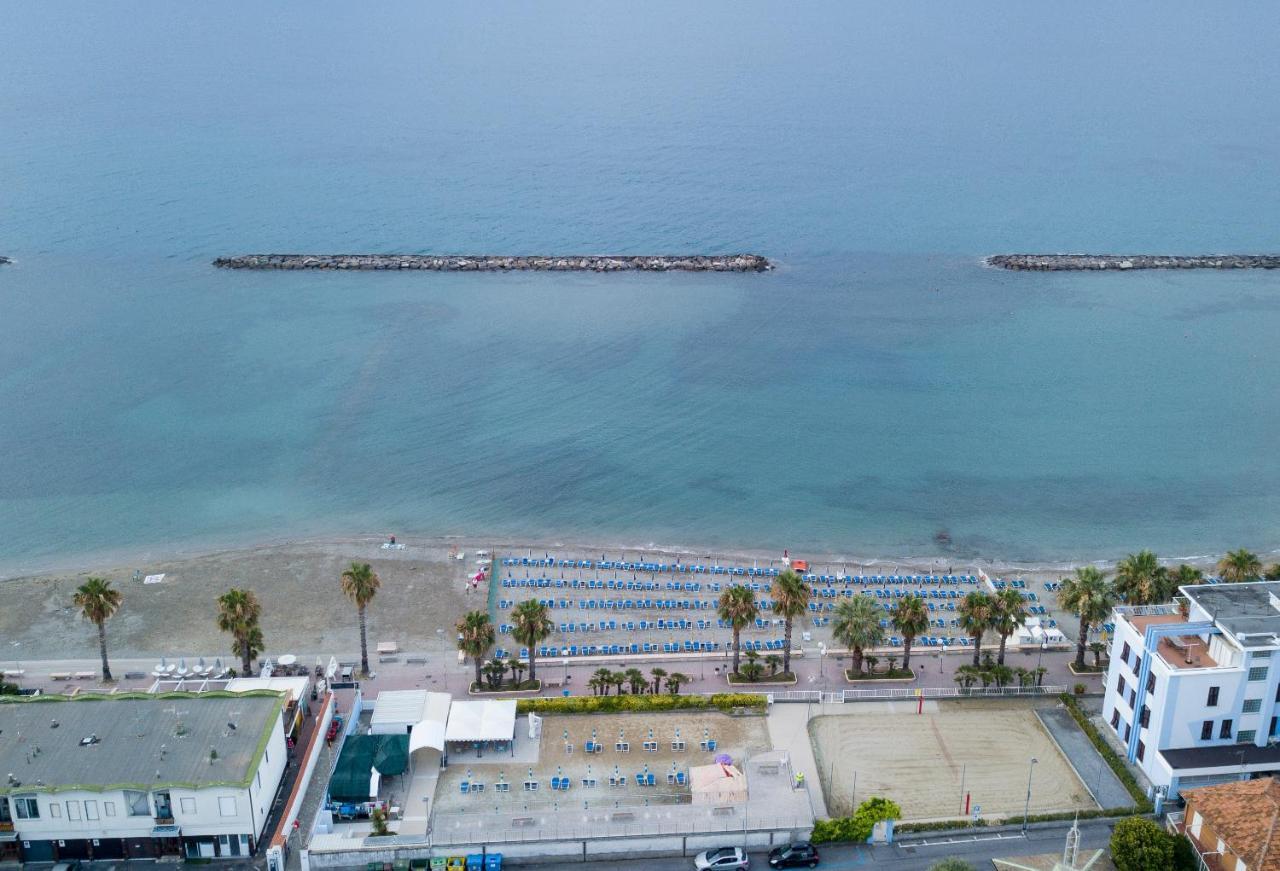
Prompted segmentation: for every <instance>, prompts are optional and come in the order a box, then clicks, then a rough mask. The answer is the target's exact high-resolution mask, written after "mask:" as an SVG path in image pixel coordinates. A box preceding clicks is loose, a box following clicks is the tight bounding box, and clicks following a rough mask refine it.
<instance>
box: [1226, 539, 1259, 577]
mask: <svg viewBox="0 0 1280 871" xmlns="http://www.w3.org/2000/svg"><path fill="white" fill-rule="evenodd" d="M1218 574H1219V575H1221V576H1222V579H1223V580H1224V581H1226V582H1227V583H1228V584H1240V583H1244V582H1245V581H1256V580H1257V579H1258V578H1259V577H1260V576H1261V575H1262V562H1261V561H1260V560H1259V559H1258V555H1257V554H1256V553H1253V552H1251V551H1247V550H1245V549H1244V548H1243V547H1242V548H1240V549H1239V550H1233V551H1230V552H1229V553H1228V554H1227V555H1226V556H1224V557H1223V558H1222V559H1221V560H1219V561H1218Z"/></svg>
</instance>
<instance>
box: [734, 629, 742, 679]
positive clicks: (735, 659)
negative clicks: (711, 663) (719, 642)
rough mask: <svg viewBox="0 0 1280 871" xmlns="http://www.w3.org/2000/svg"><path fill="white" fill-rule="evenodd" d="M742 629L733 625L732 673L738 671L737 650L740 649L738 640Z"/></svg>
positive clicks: (740, 645)
mask: <svg viewBox="0 0 1280 871" xmlns="http://www.w3.org/2000/svg"><path fill="white" fill-rule="evenodd" d="M741 633H742V630H741V629H739V628H738V627H737V626H735V627H733V673H734V674H737V673H738V652H739V651H740V650H741V649H742V644H741V642H740V640H739V639H740V637H741Z"/></svg>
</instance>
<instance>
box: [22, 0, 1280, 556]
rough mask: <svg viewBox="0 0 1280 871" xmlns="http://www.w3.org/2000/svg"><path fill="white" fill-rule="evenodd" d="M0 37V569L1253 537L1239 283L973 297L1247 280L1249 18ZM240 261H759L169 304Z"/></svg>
mask: <svg viewBox="0 0 1280 871" xmlns="http://www.w3.org/2000/svg"><path fill="white" fill-rule="evenodd" d="M264 7H265V8H264ZM477 7H478V8H477ZM0 10H2V11H3V14H4V21H5V22H6V25H5V36H4V48H3V50H0V254H7V255H9V256H12V257H14V258H15V259H16V262H15V263H14V264H13V265H11V266H7V267H3V268H0V569H7V570H10V571H13V570H18V569H23V568H33V567H38V566H39V565H41V564H44V563H48V562H51V561H54V560H56V559H62V558H66V557H67V556H68V555H76V554H92V553H95V552H99V551H103V550H113V551H115V550H124V551H126V552H127V551H128V549H129V548H134V547H136V548H154V547H161V548H163V547H166V546H175V545H180V544H182V543H185V542H195V541H219V542H225V543H231V542H237V541H243V542H252V541H258V540H262V539H269V538H275V537H279V536H286V535H298V534H327V533H338V532H354V531H376V532H390V531H394V532H398V533H400V534H402V535H403V534H410V533H426V534H433V535H444V534H452V533H466V534H470V535H487V534H493V535H511V536H530V537H533V536H550V537H555V538H570V539H578V540H593V541H611V542H626V543H637V544H639V543H646V542H659V543H666V544H686V545H709V546H710V545H736V546H755V545H759V546H767V547H779V548H780V547H783V546H791V547H792V548H793V549H794V548H820V549H822V550H826V551H839V552H847V553H856V554H863V555H877V556H906V555H919V554H934V553H937V552H939V550H940V548H939V546H938V545H937V544H935V542H934V540H933V538H934V535H935V533H936V532H937V531H939V530H941V529H946V530H948V531H949V532H950V534H951V536H952V539H953V542H954V544H953V547H952V549H951V551H949V553H950V554H951V555H952V556H954V557H955V558H957V560H959V559H964V558H967V557H971V556H982V557H997V558H1014V559H1063V558H1077V559H1083V558H1097V557H1111V556H1117V555H1121V554H1123V553H1124V552H1126V551H1128V550H1131V549H1135V548H1138V547H1142V546H1151V547H1154V548H1157V549H1159V550H1160V552H1161V553H1163V554H1168V555H1186V554H1202V553H1212V552H1215V551H1221V550H1224V549H1226V548H1228V547H1236V546H1239V545H1242V544H1244V545H1249V546H1251V547H1254V548H1255V549H1259V550H1268V549H1271V548H1274V547H1275V546H1277V545H1278V544H1280V535H1278V534H1277V526H1278V523H1277V522H1278V521H1280V458H1278V457H1277V452H1276V443H1277V433H1280V407H1278V403H1277V399H1278V398H1280V355H1277V354H1276V353H1275V350H1276V337H1277V336H1278V335H1280V274H1274V273H1260V272H1259V273H1239V274H1235V273H1233V274H1210V273H1190V274H1169V273H1145V274H1127V275H1067V274H1060V275H1031V274H1028V275H1022V274H1012V273H1003V272H997V271H993V270H988V269H984V268H983V267H982V266H981V264H980V258H981V256H982V255H984V254H988V253H995V252H1001V251H1025V250H1037V251H1039V250H1046V251H1080V250H1089V251H1139V252H1174V253H1199V252H1207V251H1232V252H1235V251H1242V252H1256V251H1266V252H1274V251H1276V250H1280V230H1277V227H1280V173H1277V167H1278V166H1280V159H1278V158H1280V146H1278V145H1277V143H1280V103H1277V101H1276V100H1275V96H1274V94H1275V83H1276V82H1278V81H1280V55H1278V54H1277V53H1276V52H1275V51H1274V45H1273V38H1274V34H1275V33H1277V32H1280V7H1277V6H1276V5H1275V4H1273V3H1231V4H1221V5H1219V6H1215V7H1214V9H1213V11H1212V14H1209V13H1208V12H1207V11H1206V10H1205V8H1204V7H1203V6H1202V5H1197V4H1191V3H1172V4H1171V3H1128V4H1121V5H1120V6H1119V8H1115V7H1113V6H1112V5H1109V4H1101V3H1097V4H1083V5H1080V4H1070V5H1068V4H1057V5H1055V6H1047V5H1031V4H1024V3H1019V2H1014V0H1008V2H974V3H966V4H952V5H942V4H936V3H926V2H907V3H895V4H870V3H855V2H848V0H841V2H814V3H808V4H803V5H801V6H795V5H793V4H782V3H773V4H766V3H739V2H732V3H730V2H724V3H714V2H703V3H697V4H686V3H674V2H673V3H646V4H634V3H597V2H590V3H588V2H582V3H555V4H516V3H497V4H463V3H458V4H425V3H415V2H388V3H380V4H376V5H375V6H373V7H369V6H368V5H366V4H359V5H356V4H343V3H333V2H320V3H307V4H302V3H281V4H255V3H248V2H230V3H221V4H214V5H212V6H205V7H197V6H190V5H175V4H170V3H163V2H158V0H153V2H143V3H137V4H131V5H129V6H128V7H127V8H126V7H125V6H115V5H112V4H107V3H97V2H93V3H90V2H66V3H59V4H33V3H27V2H23V3H16V2H4V3H0ZM251 251H318V252H346V251H422V252H441V251H445V252H449V251H457V252H466V253H556V252H574V253H582V252H619V253H658V252H684V251H700V252H722V251H755V252H759V253H763V254H766V255H768V256H770V257H772V258H775V259H776V260H777V261H778V262H779V264H780V266H779V269H778V270H777V271H775V272H772V273H769V274H765V275H713V276H704V275H661V276H649V275H620V276H616V275H615V276H594V275H540V274H521V275H501V276H478V275H424V274H354V275H326V274H269V273H229V272H221V271H217V270H214V269H212V268H211V267H210V266H209V265H208V263H209V261H210V260H211V259H212V258H214V257H215V256H218V255H223V254H236V253H246V252H251Z"/></svg>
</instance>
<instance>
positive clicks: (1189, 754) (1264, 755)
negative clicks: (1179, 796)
mask: <svg viewBox="0 0 1280 871" xmlns="http://www.w3.org/2000/svg"><path fill="white" fill-rule="evenodd" d="M1242 754H1243V755H1242ZM1160 755H1161V756H1163V757H1164V761H1165V762H1168V763H1169V767H1170V768H1172V769H1173V770H1174V771H1179V770H1184V769H1188V768H1231V767H1233V766H1234V767H1239V766H1242V765H1244V766H1248V765H1276V766H1280V746H1274V745H1268V746H1266V747H1259V746H1258V745H1256V744H1219V745H1217V746H1215V747H1185V748H1183V749H1181V750H1161V751H1160Z"/></svg>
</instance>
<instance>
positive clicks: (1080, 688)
mask: <svg viewBox="0 0 1280 871" xmlns="http://www.w3.org/2000/svg"><path fill="white" fill-rule="evenodd" d="M1086 689H1087V687H1086V686H1085V685H1084V684H1082V683H1078V684H1076V685H1075V686H1073V687H1072V688H1071V691H1072V692H1074V693H1075V694H1076V695H1078V696H1082V695H1084V691H1085V690H1086Z"/></svg>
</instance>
